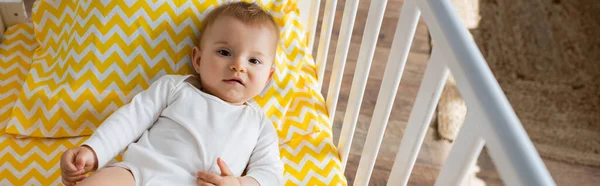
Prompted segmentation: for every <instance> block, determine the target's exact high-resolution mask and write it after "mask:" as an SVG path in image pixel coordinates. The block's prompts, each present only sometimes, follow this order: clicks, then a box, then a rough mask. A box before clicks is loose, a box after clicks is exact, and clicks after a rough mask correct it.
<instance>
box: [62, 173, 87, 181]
mask: <svg viewBox="0 0 600 186" xmlns="http://www.w3.org/2000/svg"><path fill="white" fill-rule="evenodd" d="M63 178H64V179H65V180H67V181H69V182H71V183H75V182H78V181H81V180H83V179H84V178H85V174H82V175H79V176H67V177H63Z"/></svg>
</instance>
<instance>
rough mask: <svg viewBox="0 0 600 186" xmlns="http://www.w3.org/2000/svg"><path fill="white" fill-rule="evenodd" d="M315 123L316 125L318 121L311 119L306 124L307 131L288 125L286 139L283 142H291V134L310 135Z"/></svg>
mask: <svg viewBox="0 0 600 186" xmlns="http://www.w3.org/2000/svg"><path fill="white" fill-rule="evenodd" d="M315 123H318V121H315V120H313V119H311V120H310V123H309V124H308V127H307V130H305V129H301V128H299V127H296V126H295V125H289V126H290V128H289V129H288V130H287V134H286V137H285V139H284V140H283V141H284V142H288V141H290V140H292V135H293V134H300V135H306V134H309V133H311V132H312V130H311V129H312V128H314V126H315Z"/></svg>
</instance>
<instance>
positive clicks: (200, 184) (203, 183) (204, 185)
mask: <svg viewBox="0 0 600 186" xmlns="http://www.w3.org/2000/svg"><path fill="white" fill-rule="evenodd" d="M196 181H197V182H198V186H215V184H212V183H208V182H206V181H204V180H202V179H200V178H198V179H196Z"/></svg>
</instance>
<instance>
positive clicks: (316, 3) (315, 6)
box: [307, 0, 321, 52]
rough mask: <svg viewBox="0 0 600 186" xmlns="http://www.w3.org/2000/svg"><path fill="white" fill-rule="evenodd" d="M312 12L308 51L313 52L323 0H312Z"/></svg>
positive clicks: (310, 13) (309, 21) (309, 20)
mask: <svg viewBox="0 0 600 186" xmlns="http://www.w3.org/2000/svg"><path fill="white" fill-rule="evenodd" d="M307 1H308V0H307ZM310 1H311V2H310V12H309V15H308V16H309V17H308V24H307V28H308V31H309V32H308V33H309V35H308V51H309V52H312V50H313V46H314V45H315V33H316V31H317V23H318V21H319V8H320V7H321V0H310Z"/></svg>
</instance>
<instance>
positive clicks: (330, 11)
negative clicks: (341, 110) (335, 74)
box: [317, 0, 337, 88]
mask: <svg viewBox="0 0 600 186" xmlns="http://www.w3.org/2000/svg"><path fill="white" fill-rule="evenodd" d="M336 6H337V0H327V2H326V3H325V10H324V12H325V15H323V23H321V34H320V37H319V47H318V48H317V51H318V52H317V69H318V71H317V72H318V74H317V77H318V78H319V88H321V87H322V86H323V79H324V76H325V67H326V66H327V54H328V53H329V41H331V30H332V29H333V21H334V20H335V8H336Z"/></svg>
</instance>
